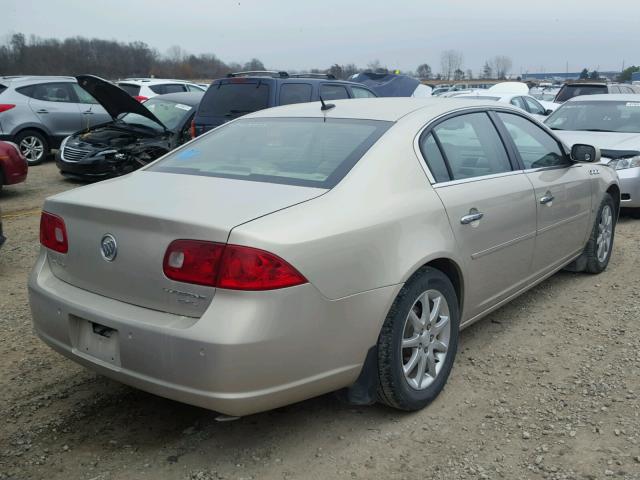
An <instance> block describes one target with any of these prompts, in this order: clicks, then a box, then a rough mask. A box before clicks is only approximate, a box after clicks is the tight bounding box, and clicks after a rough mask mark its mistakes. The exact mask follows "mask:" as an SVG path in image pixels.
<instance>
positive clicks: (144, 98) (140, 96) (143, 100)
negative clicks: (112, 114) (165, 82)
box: [133, 95, 149, 103]
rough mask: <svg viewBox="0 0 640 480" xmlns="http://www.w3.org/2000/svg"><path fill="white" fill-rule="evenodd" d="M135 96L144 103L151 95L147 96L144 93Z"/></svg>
mask: <svg viewBox="0 0 640 480" xmlns="http://www.w3.org/2000/svg"><path fill="white" fill-rule="evenodd" d="M133 98H135V99H136V100H138V101H139V102H140V103H143V102H146V101H147V100H149V97H145V96H144V95H136V96H135V97H133Z"/></svg>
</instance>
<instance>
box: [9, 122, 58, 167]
mask: <svg viewBox="0 0 640 480" xmlns="http://www.w3.org/2000/svg"><path fill="white" fill-rule="evenodd" d="M16 144H17V145H18V148H20V151H21V152H22V154H23V155H24V156H25V158H26V159H27V163H28V164H29V166H31V165H39V164H41V163H42V162H44V161H45V160H46V159H47V157H48V156H49V153H50V148H51V147H50V146H49V139H48V138H47V136H46V135H44V134H42V133H40V132H39V131H37V130H23V131H22V132H20V133H18V134H17V135H16Z"/></svg>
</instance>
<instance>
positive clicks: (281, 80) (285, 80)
mask: <svg viewBox="0 0 640 480" xmlns="http://www.w3.org/2000/svg"><path fill="white" fill-rule="evenodd" d="M237 79H242V80H237ZM225 80H228V81H229V83H236V82H237V83H242V82H243V81H245V80H260V81H261V82H263V83H267V82H278V83H335V84H341V85H351V86H354V87H361V88H365V89H367V90H371V88H370V87H368V86H367V85H365V84H363V83H359V82H351V81H349V80H338V79H337V78H314V77H302V76H300V77H295V76H290V77H265V76H261V75H243V76H241V77H223V78H216V79H215V80H214V81H213V82H211V84H214V83H218V82H221V81H225ZM234 80H235V82H234ZM371 91H373V90H371Z"/></svg>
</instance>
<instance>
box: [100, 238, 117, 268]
mask: <svg viewBox="0 0 640 480" xmlns="http://www.w3.org/2000/svg"><path fill="white" fill-rule="evenodd" d="M100 253H102V258H104V259H105V260H106V261H107V262H113V261H114V260H115V258H116V255H118V244H117V243H116V239H115V238H114V236H113V235H111V234H110V233H107V234H106V235H105V236H104V237H102V240H101V241H100Z"/></svg>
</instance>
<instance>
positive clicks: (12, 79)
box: [0, 75, 76, 85]
mask: <svg viewBox="0 0 640 480" xmlns="http://www.w3.org/2000/svg"><path fill="white" fill-rule="evenodd" d="M47 81H48V82H74V83H75V82H76V79H75V77H67V76H59V75H13V76H12V75H7V76H4V77H0V82H1V83H3V84H4V85H9V84H12V85H13V84H18V83H19V84H27V85H28V84H32V83H40V82H47Z"/></svg>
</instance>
